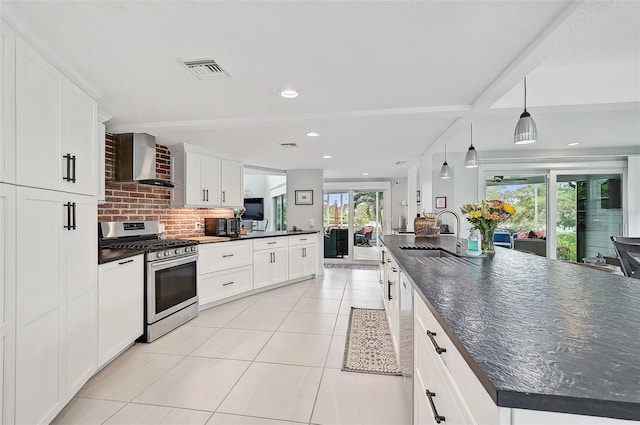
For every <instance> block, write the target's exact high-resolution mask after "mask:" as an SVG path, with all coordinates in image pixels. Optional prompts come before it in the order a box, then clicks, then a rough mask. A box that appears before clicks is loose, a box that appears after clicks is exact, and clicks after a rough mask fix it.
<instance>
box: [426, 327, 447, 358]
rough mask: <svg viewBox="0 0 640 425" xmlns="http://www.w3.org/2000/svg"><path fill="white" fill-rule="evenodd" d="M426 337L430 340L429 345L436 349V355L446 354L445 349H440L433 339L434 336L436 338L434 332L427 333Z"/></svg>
mask: <svg viewBox="0 0 640 425" xmlns="http://www.w3.org/2000/svg"><path fill="white" fill-rule="evenodd" d="M427 336H428V337H429V339H430V340H431V343H432V344H433V347H434V348H435V349H436V353H438V354H442V353H446V352H447V349H446V348H442V347H440V346H439V345H438V343H437V342H436V340H435V339H434V338H433V337H434V336H436V333H435V332H431V331H427Z"/></svg>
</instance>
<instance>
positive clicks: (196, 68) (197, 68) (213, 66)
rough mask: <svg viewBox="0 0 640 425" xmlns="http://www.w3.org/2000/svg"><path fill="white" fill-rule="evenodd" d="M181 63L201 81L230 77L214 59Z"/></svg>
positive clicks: (190, 60) (191, 60)
mask: <svg viewBox="0 0 640 425" xmlns="http://www.w3.org/2000/svg"><path fill="white" fill-rule="evenodd" d="M179 62H180V63H181V64H182V65H183V66H184V67H185V68H187V69H188V70H189V71H191V73H192V74H193V75H195V76H196V77H198V78H200V79H201V80H205V79H208V78H219V77H229V74H228V73H227V71H225V70H224V69H222V67H221V66H220V65H218V64H217V63H216V61H214V60H213V59H189V60H181V61H179Z"/></svg>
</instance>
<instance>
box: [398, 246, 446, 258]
mask: <svg viewBox="0 0 640 425" xmlns="http://www.w3.org/2000/svg"><path fill="white" fill-rule="evenodd" d="M402 252H403V253H404V254H405V255H408V256H409V257H417V258H424V257H438V258H446V257H456V256H455V255H453V254H450V253H448V252H447V251H443V250H441V249H409V248H402Z"/></svg>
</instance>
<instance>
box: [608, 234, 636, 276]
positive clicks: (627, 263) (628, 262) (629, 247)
mask: <svg viewBox="0 0 640 425" xmlns="http://www.w3.org/2000/svg"><path fill="white" fill-rule="evenodd" d="M611 242H613V247H614V248H615V250H616V254H618V258H619V259H620V268H621V269H622V273H624V275H625V276H628V277H632V278H634V279H640V238H623V237H620V236H611Z"/></svg>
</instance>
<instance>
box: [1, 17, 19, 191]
mask: <svg viewBox="0 0 640 425" xmlns="http://www.w3.org/2000/svg"><path fill="white" fill-rule="evenodd" d="M15 45H16V35H15V32H14V31H13V29H12V28H11V27H10V26H9V25H8V24H7V23H6V22H5V21H4V20H2V23H1V25H0V58H1V59H2V60H1V61H0V182H3V183H15V181H16V180H15V179H16V169H15V156H16V150H15V149H16V126H15V124H16V120H15V116H16V115H15V114H16V85H15V78H16V75H15V71H16V67H15V64H16V62H15Z"/></svg>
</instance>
